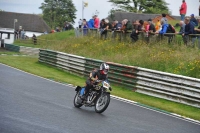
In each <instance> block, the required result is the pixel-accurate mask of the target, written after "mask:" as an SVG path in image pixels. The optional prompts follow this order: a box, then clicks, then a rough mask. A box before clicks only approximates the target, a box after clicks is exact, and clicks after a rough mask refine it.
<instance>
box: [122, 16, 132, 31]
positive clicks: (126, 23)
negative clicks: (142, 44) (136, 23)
mask: <svg viewBox="0 0 200 133" xmlns="http://www.w3.org/2000/svg"><path fill="white" fill-rule="evenodd" d="M124 26H125V28H124V30H123V31H124V32H127V31H129V30H133V26H132V24H131V22H130V21H128V19H124Z"/></svg>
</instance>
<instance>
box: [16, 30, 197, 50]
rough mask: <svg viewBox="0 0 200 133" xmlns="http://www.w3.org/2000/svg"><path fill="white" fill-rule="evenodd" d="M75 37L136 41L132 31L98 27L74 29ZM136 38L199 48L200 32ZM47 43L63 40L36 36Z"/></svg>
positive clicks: (146, 34)
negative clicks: (102, 29) (104, 30)
mask: <svg viewBox="0 0 200 133" xmlns="http://www.w3.org/2000/svg"><path fill="white" fill-rule="evenodd" d="M74 32H75V37H76V38H80V37H93V38H96V39H102V40H104V39H107V40H111V41H117V42H125V43H128V44H134V43H135V42H136V41H135V40H133V39H132V38H131V37H130V36H131V33H132V32H133V31H126V32H123V31H120V30H115V31H112V30H108V31H107V33H106V34H103V35H101V31H100V30H99V29H94V28H93V29H88V28H83V29H79V28H77V29H74ZM138 40H140V41H141V42H143V43H147V44H163V43H170V44H174V45H187V46H191V47H198V48H199V49H200V34H190V35H186V36H184V37H183V36H182V35H180V34H177V33H165V34H163V35H160V34H155V33H152V32H139V35H138ZM18 41H19V42H20V43H25V44H34V40H33V39H32V38H29V39H21V40H18ZM49 43H55V44H58V43H63V40H50V39H39V38H37V41H36V44H40V45H44V46H43V48H45V46H46V47H47V46H48V44H49Z"/></svg>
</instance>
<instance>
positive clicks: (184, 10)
mask: <svg viewBox="0 0 200 133" xmlns="http://www.w3.org/2000/svg"><path fill="white" fill-rule="evenodd" d="M179 11H180V15H181V20H182V21H184V20H185V15H186V13H187V4H186V2H185V0H183V1H182V5H181V7H180V10H179Z"/></svg>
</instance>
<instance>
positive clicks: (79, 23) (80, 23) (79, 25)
mask: <svg viewBox="0 0 200 133" xmlns="http://www.w3.org/2000/svg"><path fill="white" fill-rule="evenodd" d="M82 23H83V21H82V19H80V20H79V21H78V28H79V29H80V28H82Z"/></svg>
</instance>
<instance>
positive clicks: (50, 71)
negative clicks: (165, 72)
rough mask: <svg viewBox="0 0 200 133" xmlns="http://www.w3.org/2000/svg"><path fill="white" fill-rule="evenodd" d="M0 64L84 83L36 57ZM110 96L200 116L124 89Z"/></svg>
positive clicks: (189, 109)
mask: <svg viewBox="0 0 200 133" xmlns="http://www.w3.org/2000/svg"><path fill="white" fill-rule="evenodd" d="M0 62H1V63H4V64H7V65H9V66H12V67H15V68H18V69H21V70H23V71H26V72H29V73H33V74H35V75H39V76H42V77H44V78H48V79H51V80H54V81H58V82H62V83H69V84H73V85H81V86H83V85H84V82H85V78H81V77H78V76H75V75H72V74H70V73H68V72H64V71H62V70H60V69H57V68H55V67H52V66H49V65H45V64H43V63H39V62H38V59H37V58H36V57H29V56H26V57H24V56H18V57H16V56H12V55H6V56H0ZM112 94H114V95H116V96H120V97H123V98H126V99H130V100H134V101H137V102H140V103H142V104H146V105H149V106H153V107H156V108H159V109H163V110H166V111H169V112H173V113H177V114H180V115H183V116H186V117H190V118H193V119H196V120H200V115H199V114H200V109H198V108H195V107H191V106H187V105H184V104H179V103H175V102H171V101H168V100H163V99H160V98H155V97H151V96H147V95H144V94H139V93H136V92H132V91H130V90H127V89H124V88H122V87H119V86H113V91H112Z"/></svg>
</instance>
